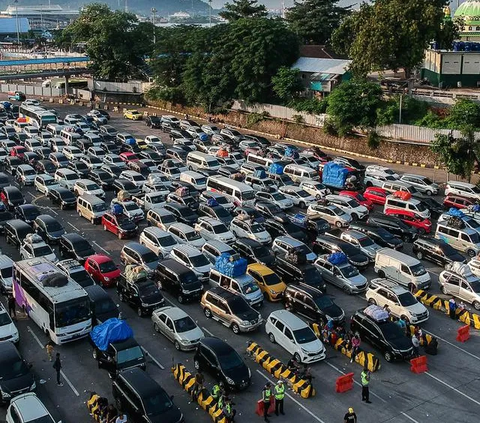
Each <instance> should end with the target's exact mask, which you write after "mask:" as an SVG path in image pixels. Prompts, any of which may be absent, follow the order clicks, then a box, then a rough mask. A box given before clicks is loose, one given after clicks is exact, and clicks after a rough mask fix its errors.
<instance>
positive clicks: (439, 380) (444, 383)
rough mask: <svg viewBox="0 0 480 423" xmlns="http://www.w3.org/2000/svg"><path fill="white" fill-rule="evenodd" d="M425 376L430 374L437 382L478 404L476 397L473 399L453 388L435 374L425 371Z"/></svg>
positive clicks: (479, 402) (479, 403)
mask: <svg viewBox="0 0 480 423" xmlns="http://www.w3.org/2000/svg"><path fill="white" fill-rule="evenodd" d="M425 374H426V375H427V376H430V377H431V378H432V379H435V380H436V381H437V382H440V383H441V384H443V385H445V386H447V387H449V388H450V389H451V390H452V391H455V392H456V393H458V394H460V395H462V396H463V397H465V398H467V399H469V400H470V401H472V402H474V403H475V404H477V405H480V401H477V400H476V399H473V398H472V397H469V396H468V395H467V394H464V393H463V392H462V391H459V390H458V389H457V388H454V387H453V386H452V385H449V384H448V383H447V382H444V381H443V380H441V379H439V378H438V377H436V376H433V375H432V374H431V373H430V372H425Z"/></svg>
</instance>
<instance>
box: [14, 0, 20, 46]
mask: <svg viewBox="0 0 480 423" xmlns="http://www.w3.org/2000/svg"><path fill="white" fill-rule="evenodd" d="M14 3H15V26H16V28H17V48H18V49H20V26H19V23H18V0H15V1H14Z"/></svg>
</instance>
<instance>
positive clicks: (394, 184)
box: [382, 181, 418, 194]
mask: <svg viewBox="0 0 480 423" xmlns="http://www.w3.org/2000/svg"><path fill="white" fill-rule="evenodd" d="M382 188H383V189H384V190H386V191H388V192H389V193H390V194H393V193H394V192H396V191H405V192H409V193H410V194H414V193H416V192H418V191H417V190H416V189H415V187H414V186H413V185H410V184H409V183H407V182H405V181H386V182H384V183H383V184H382Z"/></svg>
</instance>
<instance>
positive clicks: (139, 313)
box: [137, 307, 143, 317]
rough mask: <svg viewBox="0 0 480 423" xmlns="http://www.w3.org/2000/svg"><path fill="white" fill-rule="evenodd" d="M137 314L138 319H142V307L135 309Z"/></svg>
mask: <svg viewBox="0 0 480 423" xmlns="http://www.w3.org/2000/svg"><path fill="white" fill-rule="evenodd" d="M137 314H138V317H143V310H142V307H138V308H137Z"/></svg>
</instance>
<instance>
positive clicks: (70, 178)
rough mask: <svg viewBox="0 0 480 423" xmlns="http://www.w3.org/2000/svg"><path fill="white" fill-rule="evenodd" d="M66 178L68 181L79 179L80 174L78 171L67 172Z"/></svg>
mask: <svg viewBox="0 0 480 423" xmlns="http://www.w3.org/2000/svg"><path fill="white" fill-rule="evenodd" d="M64 179H65V180H67V181H74V180H75V179H78V175H77V174H76V173H67V174H66V175H65V176H64Z"/></svg>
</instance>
